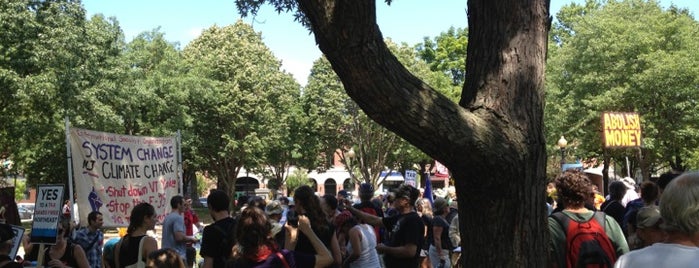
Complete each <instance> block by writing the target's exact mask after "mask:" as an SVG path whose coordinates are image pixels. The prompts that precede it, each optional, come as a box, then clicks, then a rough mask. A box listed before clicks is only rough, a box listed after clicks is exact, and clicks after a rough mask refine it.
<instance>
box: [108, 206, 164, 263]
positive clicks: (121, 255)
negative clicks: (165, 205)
mask: <svg viewBox="0 0 699 268" xmlns="http://www.w3.org/2000/svg"><path fill="white" fill-rule="evenodd" d="M156 221H157V220H156V215H155V208H154V207H153V206H152V205H151V204H148V203H140V204H138V205H136V206H135V207H134V208H133V209H132V210H131V217H130V218H129V227H128V228H127V229H126V235H125V236H124V238H122V239H121V241H119V243H117V245H116V246H115V247H114V262H115V264H116V267H117V268H122V267H136V268H142V267H145V264H146V258H147V257H148V255H149V254H150V253H151V252H153V251H156V250H158V242H157V241H155V238H153V237H150V236H147V235H146V232H147V231H148V230H153V229H154V228H155V223H156ZM139 257H140V258H139Z"/></svg>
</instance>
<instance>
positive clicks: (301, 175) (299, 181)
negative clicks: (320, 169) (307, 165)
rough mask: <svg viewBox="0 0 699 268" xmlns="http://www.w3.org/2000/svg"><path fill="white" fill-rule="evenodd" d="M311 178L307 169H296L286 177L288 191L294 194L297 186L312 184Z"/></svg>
mask: <svg viewBox="0 0 699 268" xmlns="http://www.w3.org/2000/svg"><path fill="white" fill-rule="evenodd" d="M310 180H311V179H310V178H308V172H306V170H304V169H296V170H294V171H293V172H291V174H289V176H288V177H287V178H286V183H285V184H284V186H285V187H286V191H287V193H289V195H293V193H294V190H295V189H296V188H299V187H301V186H303V185H308V186H311V182H310Z"/></svg>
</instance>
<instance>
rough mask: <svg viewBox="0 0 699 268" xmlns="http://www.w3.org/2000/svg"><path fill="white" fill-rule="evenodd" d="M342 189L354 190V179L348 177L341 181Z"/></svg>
mask: <svg viewBox="0 0 699 268" xmlns="http://www.w3.org/2000/svg"><path fill="white" fill-rule="evenodd" d="M342 189H345V190H350V191H354V181H352V179H349V178H348V179H345V181H344V182H342Z"/></svg>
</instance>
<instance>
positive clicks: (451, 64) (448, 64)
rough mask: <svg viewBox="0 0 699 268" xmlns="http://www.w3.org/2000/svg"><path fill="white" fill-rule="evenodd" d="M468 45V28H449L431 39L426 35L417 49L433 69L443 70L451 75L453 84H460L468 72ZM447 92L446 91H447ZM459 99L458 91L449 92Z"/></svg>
mask: <svg viewBox="0 0 699 268" xmlns="http://www.w3.org/2000/svg"><path fill="white" fill-rule="evenodd" d="M467 45H468V29H466V28H457V29H455V28H454V27H451V28H449V30H447V31H446V32H442V33H441V34H440V35H439V36H437V37H434V38H433V39H429V38H428V37H425V38H424V39H423V42H422V43H421V44H418V46H417V50H418V54H419V55H420V58H422V59H423V60H425V61H427V63H428V64H429V65H430V69H431V70H432V71H441V72H444V73H445V74H447V75H449V76H450V77H451V79H452V84H453V85H455V86H460V85H462V84H463V83H464V77H465V75H466V73H465V72H464V68H466V57H465V56H466V46H467ZM445 94H446V93H445ZM447 95H448V96H450V97H451V96H454V98H455V100H456V99H458V96H459V95H458V93H457V92H455V93H454V94H451V95H450V94H447Z"/></svg>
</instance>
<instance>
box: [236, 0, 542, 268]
mask: <svg viewBox="0 0 699 268" xmlns="http://www.w3.org/2000/svg"><path fill="white" fill-rule="evenodd" d="M262 2H268V3H271V4H273V5H274V6H275V8H276V9H277V10H293V11H295V12H297V13H296V14H297V15H299V17H302V16H305V17H303V18H302V21H303V22H306V24H307V25H308V26H309V29H310V30H311V31H313V33H314V35H315V40H316V42H317V43H318V46H319V48H320V49H321V51H323V53H324V54H325V56H326V57H327V59H328V61H329V62H330V63H331V65H332V67H333V70H334V71H335V73H336V74H337V75H338V77H339V78H340V80H341V81H342V84H343V86H344V88H345V91H346V92H347V94H348V95H349V96H350V97H352V99H353V100H354V101H355V102H356V103H357V105H358V106H359V107H361V109H362V110H363V111H364V112H365V113H366V115H367V116H368V117H369V118H371V119H372V120H374V121H376V122H377V123H379V124H380V125H382V126H384V127H386V128H387V129H389V130H391V131H393V132H395V133H396V134H398V135H399V136H401V137H403V138H404V139H405V140H407V141H408V142H410V143H411V144H413V145H415V146H416V147H418V148H420V149H421V150H422V151H424V152H425V153H427V154H428V155H429V156H431V157H433V158H435V159H437V160H439V161H440V162H442V163H444V164H445V165H446V166H447V167H449V169H450V170H451V171H452V174H453V176H454V177H455V181H456V187H457V189H458V192H457V194H458V199H459V209H460V211H461V213H462V214H465V213H467V212H468V213H469V214H475V215H478V217H466V218H464V220H463V221H462V222H461V230H469V231H468V232H464V234H468V239H463V241H465V242H464V246H463V249H464V250H463V251H462V256H463V258H462V260H463V262H464V264H465V266H481V265H482V264H483V263H488V264H489V265H491V266H495V267H518V266H523V267H542V266H545V260H546V255H547V254H545V252H546V250H547V249H548V246H547V245H548V240H547V233H548V230H547V229H546V224H545V219H546V217H545V215H546V212H545V209H544V207H543V206H542V205H541V204H543V203H544V202H545V200H544V198H545V195H544V194H543V193H544V183H545V165H544V163H545V161H544V157H545V150H544V144H545V143H544V135H543V132H542V129H543V122H542V119H543V88H544V87H543V86H544V63H545V56H546V42H547V33H548V21H549V20H548V19H549V14H548V9H549V6H548V1H543V0H533V1H527V2H521V1H511V0H510V1H508V0H496V1H484V0H469V1H468V12H469V16H468V25H469V44H468V48H467V59H468V62H467V63H466V74H467V77H466V84H465V85H464V90H463V94H462V97H461V100H460V102H459V103H458V104H457V103H454V102H453V101H451V100H449V99H448V98H447V97H445V96H444V95H442V94H440V93H438V92H437V91H435V90H434V89H432V88H431V87H430V86H428V85H427V84H425V83H424V82H422V81H421V80H420V79H418V78H417V77H416V76H414V75H413V74H411V73H410V72H409V71H408V70H407V69H406V68H405V67H404V66H403V65H402V64H401V63H400V62H399V61H398V60H397V58H396V57H395V56H394V55H393V54H392V53H391V51H390V50H389V49H388V47H387V45H386V44H385V43H384V40H383V37H382V35H381V32H380V30H379V29H378V27H377V26H376V25H377V24H376V7H375V2H373V1H333V0H327V1H321V0H298V1H280V0H271V1H245V0H239V1H237V3H238V5H239V10H240V11H241V13H243V14H244V15H245V14H249V13H252V14H254V13H255V12H256V11H257V8H259V5H260V4H262ZM389 2H390V1H389ZM504 219H506V220H504ZM482 241H498V243H490V244H488V246H483V244H482Z"/></svg>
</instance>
